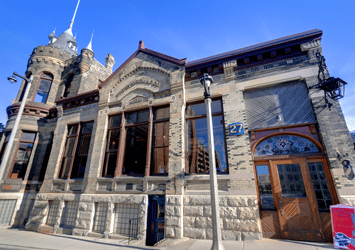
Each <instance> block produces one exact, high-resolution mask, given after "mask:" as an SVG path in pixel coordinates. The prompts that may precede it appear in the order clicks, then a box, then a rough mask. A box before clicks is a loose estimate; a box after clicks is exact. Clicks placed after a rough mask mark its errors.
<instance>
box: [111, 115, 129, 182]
mask: <svg viewBox="0 0 355 250" xmlns="http://www.w3.org/2000/svg"><path fill="white" fill-rule="evenodd" d="M125 126H126V113H125V112H122V119H121V128H120V129H121V132H120V133H121V135H120V142H119V144H118V152H117V162H116V169H115V173H114V177H118V176H121V175H122V171H123V163H124V157H125V155H124V153H125V146H126V145H125V144H126V143H125V142H126V136H127V133H126V128H125Z"/></svg>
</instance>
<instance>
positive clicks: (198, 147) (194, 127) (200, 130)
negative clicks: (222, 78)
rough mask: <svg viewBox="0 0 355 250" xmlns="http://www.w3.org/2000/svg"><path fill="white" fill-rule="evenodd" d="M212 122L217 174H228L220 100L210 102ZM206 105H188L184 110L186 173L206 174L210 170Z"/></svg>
mask: <svg viewBox="0 0 355 250" xmlns="http://www.w3.org/2000/svg"><path fill="white" fill-rule="evenodd" d="M211 106H212V122H213V136H214V145H215V160H216V168H217V173H228V168H227V159H226V146H225V135H224V122H223V110H222V100H220V99H217V100H213V101H212V105H211ZM206 117H207V115H206V104H205V103H196V104H189V105H187V108H186V126H187V129H186V130H185V133H186V134H185V135H186V139H187V142H188V143H187V152H186V153H187V155H186V160H187V161H186V173H190V174H192V173H194V174H207V173H209V168H210V157H209V149H208V133H207V118H206Z"/></svg>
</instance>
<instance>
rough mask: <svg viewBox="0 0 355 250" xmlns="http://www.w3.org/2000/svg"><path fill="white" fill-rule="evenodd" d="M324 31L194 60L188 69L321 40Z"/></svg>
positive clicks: (314, 31) (306, 32)
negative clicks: (308, 41) (300, 42)
mask: <svg viewBox="0 0 355 250" xmlns="http://www.w3.org/2000/svg"><path fill="white" fill-rule="evenodd" d="M322 34H323V31H322V30H319V29H313V30H309V31H304V32H301V33H298V34H294V35H291V36H285V37H281V38H278V39H274V40H271V41H267V42H263V43H259V44H256V45H252V46H248V47H245V48H241V49H236V50H232V51H229V52H225V53H221V54H217V55H213V56H209V57H205V58H201V59H198V60H194V61H191V62H188V63H187V64H186V67H194V66H197V65H200V64H207V63H210V62H212V61H221V60H224V59H227V58H230V57H236V56H238V55H242V54H247V53H250V52H253V51H256V50H264V49H268V48H270V47H274V46H275V47H276V46H278V45H282V44H285V43H292V42H298V41H301V40H306V41H302V42H307V40H313V39H320V37H321V36H322Z"/></svg>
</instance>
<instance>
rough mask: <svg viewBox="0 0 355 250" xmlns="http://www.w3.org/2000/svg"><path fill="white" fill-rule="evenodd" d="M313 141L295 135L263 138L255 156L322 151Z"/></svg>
mask: <svg viewBox="0 0 355 250" xmlns="http://www.w3.org/2000/svg"><path fill="white" fill-rule="evenodd" d="M320 152H321V151H320V149H319V148H318V147H317V145H315V144H314V143H313V142H312V141H310V140H308V139H306V138H303V137H300V136H295V135H277V136H273V137H270V138H267V139H265V140H263V141H262V142H261V143H259V144H258V145H257V147H256V149H255V153H254V156H268V155H293V154H305V153H320Z"/></svg>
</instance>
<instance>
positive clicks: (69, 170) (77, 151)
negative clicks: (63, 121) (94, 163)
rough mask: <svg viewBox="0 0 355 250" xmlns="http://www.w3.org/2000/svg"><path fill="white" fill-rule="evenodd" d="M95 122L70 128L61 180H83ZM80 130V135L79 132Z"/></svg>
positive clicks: (70, 126) (60, 175)
mask: <svg viewBox="0 0 355 250" xmlns="http://www.w3.org/2000/svg"><path fill="white" fill-rule="evenodd" d="M93 124H94V122H86V123H81V124H74V125H69V126H68V136H67V142H66V145H65V151H64V157H63V160H62V167H61V171H60V174H59V178H72V179H74V178H83V177H84V174H85V168H86V162H87V158H88V154H89V147H90V141H91V133H92V129H93ZM79 128H80V133H79V134H77V131H78V130H79Z"/></svg>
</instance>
